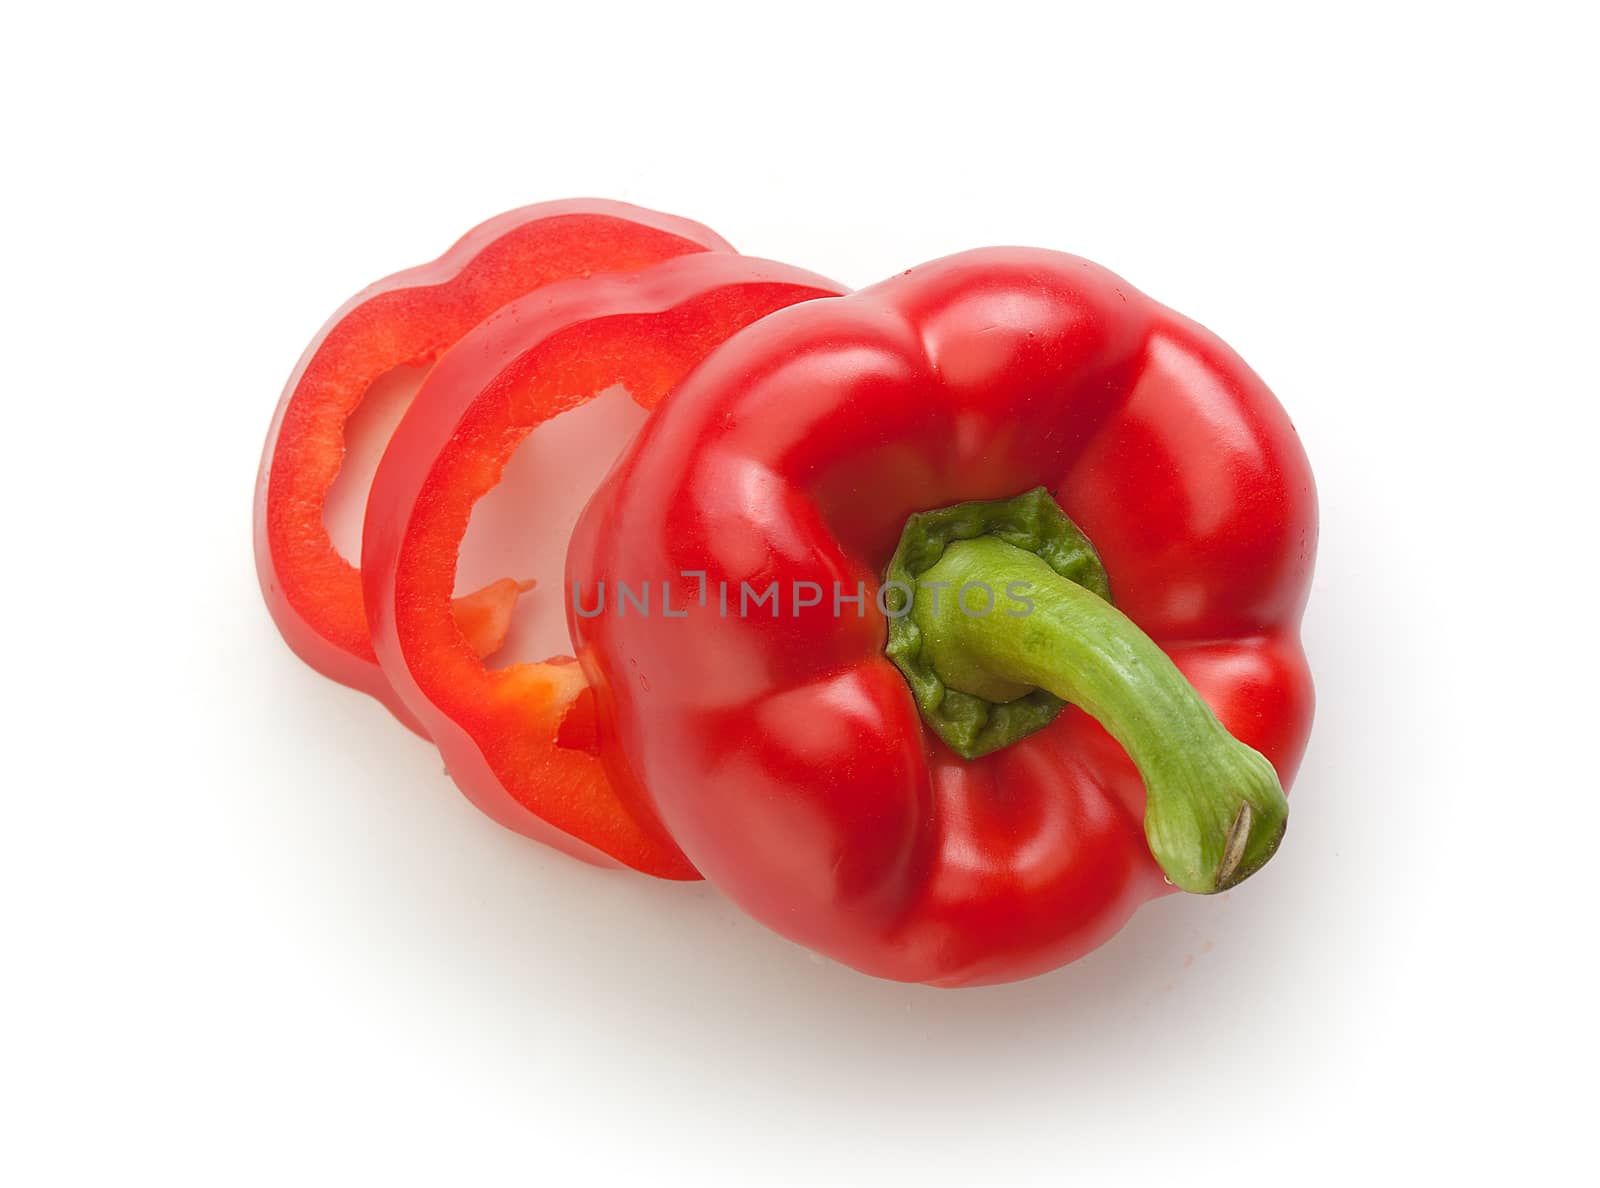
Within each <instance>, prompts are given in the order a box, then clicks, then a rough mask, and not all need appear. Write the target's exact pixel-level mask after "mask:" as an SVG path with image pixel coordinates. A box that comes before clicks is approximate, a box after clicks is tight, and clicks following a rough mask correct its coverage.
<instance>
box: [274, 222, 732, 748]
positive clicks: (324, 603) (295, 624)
mask: <svg viewBox="0 0 1600 1188" xmlns="http://www.w3.org/2000/svg"><path fill="white" fill-rule="evenodd" d="M701 252H715V253H728V254H731V253H732V252H733V248H732V247H731V246H730V245H729V244H728V243H727V242H726V241H725V240H723V239H722V238H721V237H720V236H718V235H717V234H716V233H715V232H713V231H711V230H710V229H708V228H706V227H704V226H702V225H701V224H699V223H695V222H692V221H691V220H688V219H683V218H679V217H677V216H675V215H668V214H662V213H659V212H656V211H652V210H647V209H645V208H643V207H637V206H632V205H630V204H627V203H622V202H613V201H610V200H606V199H587V198H578V199H567V200H563V201H558V202H546V203H539V204H536V205H533V206H526V207H522V208H520V209H518V210H513V211H509V212H507V213H505V214H501V215H498V216H496V217H495V218H492V219H489V220H488V221H486V222H484V223H481V224H479V225H478V226H477V227H475V228H473V229H472V230H471V231H469V232H467V234H466V235H464V236H462V237H461V239H459V240H458V241H457V242H456V243H455V244H454V246H452V247H451V248H450V249H449V250H448V251H446V252H445V253H444V254H443V255H441V256H439V257H438V258H437V259H436V260H433V261H432V262H430V263H427V264H423V265H420V266H418V267H415V268H411V269H407V270H406V271H403V272H399V273H396V274H394V275H392V276H390V277H388V278H386V279H384V280H381V281H378V282H377V283H376V284H374V285H371V286H369V287H368V288H366V289H364V290H363V291H362V292H360V293H358V294H357V295H356V296H355V297H353V298H351V299H350V300H349V301H347V302H346V303H345V304H344V305H343V306H341V307H340V309H339V310H338V311H337V312H335V313H334V315H333V316H332V317H331V318H330V319H329V320H328V322H327V323H326V324H325V325H324V326H323V328H322V330H321V331H320V332H319V333H318V334H317V336H316V338H315V339H313V341H312V343H311V345H310V346H309V347H308V348H307V349H306V351H305V353H304V354H303V355H302V356H301V359H300V361H299V363H297V364H296V366H295V368H294V371H293V372H292V373H291V375H290V377H289V381H288V383H287V385H286V386H285V388H284V393H283V396H282V398H281V399H280V401H279V404H278V408H277V411H276V413H275V414H274V416H273V420H272V425H271V428H270V429H269V431H268V434H267V439H266V444H265V447H264V449H263V452H262V460H261V468H260V472H259V475H258V478H257V483H256V496H255V515H254V536H255V554H256V568H257V575H258V577H259V580H260V585H261V590H262V595H263V597H264V598H265V600H266V603H267V607H268V610H269V611H270V612H271V614H272V618H273V621H274V623H275V624H276V625H277V627H278V630H279V633H280V634H281V635H282V636H283V638H284V641H285V642H286V643H287V644H288V645H289V647H290V648H291V649H292V650H293V651H294V652H295V653H296V654H297V655H298V656H300V658H301V659H303V660H304V661H305V662H306V663H307V664H309V665H310V666H311V667H312V668H315V669H317V670H318V671H319V672H321V673H323V674H324V675H326V676H328V677H330V678H331V679H333V680H335V681H338V682H339V683H341V684H344V685H348V686H350V687H352V688H356V689H359V690H361V691H363V692H366V693H369V694H371V695H372V696H374V697H376V698H378V699H379V700H380V701H382V702H384V703H385V704H386V705H387V706H388V707H389V708H390V709H391V710H392V711H393V712H394V713H395V714H396V716H397V717H399V718H400V720H401V721H403V722H404V723H405V724H406V725H408V726H410V727H411V728H412V729H414V730H417V731H418V732H419V733H423V732H424V731H423V730H422V726H421V723H420V722H419V721H418V720H417V719H416V717H415V715H414V714H412V713H411V712H410V711H409V710H408V709H407V708H406V706H405V705H404V703H403V702H402V701H401V700H400V699H399V698H398V697H396V696H395V695H394V693H393V691H392V689H391V688H390V687H389V684H388V681H387V680H386V678H385V677H384V676H383V673H382V671H381V670H380V669H379V667H378V664H377V659H376V655H375V654H374V652H373V650H372V642H371V634H370V629H369V627H368V625H367V622H366V617H365V611H364V608H363V605H362V597H361V583H360V576H359V573H358V572H357V570H356V567H355V566H353V565H352V564H351V563H350V562H349V561H348V560H346V559H345V558H344V557H343V556H342V555H340V553H339V552H338V550H337V549H336V548H335V547H334V545H333V542H332V540H331V538H330V537H329V534H328V530H327V527H326V526H325V524H324V522H323V518H322V512H323V506H324V504H325V502H326V500H327V496H328V492H329V489H330V488H331V487H332V485H333V482H334V479H335V478H336V477H337V475H338V472H339V468H340V466H341V465H342V463H343V460H344V452H345V442H344V432H345V424H346V422H347V420H348V419H349V417H350V415H351V413H353V412H354V411H355V409H356V408H357V407H358V406H359V405H360V403H361V401H362V400H363V399H364V398H365V396H366V393H367V390H368V388H370V387H371V385H372V383H373V381H375V380H377V379H378V378H380V377H381V376H382V375H384V374H387V373H388V372H390V371H392V370H393V369H394V368H396V367H401V366H418V365H425V364H429V363H432V362H433V361H435V360H436V359H437V358H438V357H440V355H442V354H443V353H444V352H445V351H447V350H448V349H449V348H450V347H451V346H452V345H453V344H454V343H455V342H457V341H458V340H459V339H461V338H462V337H463V336H465V335H466V334H467V333H468V332H470V331H471V330H472V328H473V327H474V326H476V325H477V324H478V323H479V322H481V321H482V320H483V319H484V318H485V317H487V316H489V315H490V314H492V313H494V312H495V311H496V310H498V309H500V308H502V307H503V306H505V305H506V304H508V303H509V302H511V301H513V300H515V299H517V298H518V297H520V296H522V295H524V294H526V293H528V292H530V291H533V290H535V289H537V288H539V287H542V286H544V285H546V284H551V283H559V282H560V281H563V280H568V279H572V278H574V277H580V276H588V275H591V274H596V273H609V272H631V271H637V270H639V269H642V268H647V267H650V266H651V265H654V264H656V263H659V262H661V261H663V260H667V259H672V258H674V257H676V256H681V255H684V254H690V253H701ZM507 596H508V595H507V592H506V591H505V590H503V589H494V588H486V589H485V590H484V591H480V592H478V594H477V595H469V596H468V599H469V602H468V604H467V606H466V607H465V608H464V613H465V614H467V615H468V616H469V617H471V616H472V615H474V614H475V613H476V612H477V611H480V610H485V609H488V610H489V611H490V613H489V614H488V617H487V620H486V622H485V624H484V626H492V623H493V621H494V620H495V619H497V618H503V617H505V615H506V614H508V612H509V606H507V607H505V608H503V610H495V609H494V608H493V604H494V603H496V602H497V601H498V602H505V601H506V599H507ZM509 597H510V599H511V600H512V601H514V599H515V594H514V593H512V594H510V596H509ZM479 643H480V646H489V645H491V644H493V645H494V646H498V641H496V640H494V639H493V635H492V632H490V633H489V634H480V638H479Z"/></svg>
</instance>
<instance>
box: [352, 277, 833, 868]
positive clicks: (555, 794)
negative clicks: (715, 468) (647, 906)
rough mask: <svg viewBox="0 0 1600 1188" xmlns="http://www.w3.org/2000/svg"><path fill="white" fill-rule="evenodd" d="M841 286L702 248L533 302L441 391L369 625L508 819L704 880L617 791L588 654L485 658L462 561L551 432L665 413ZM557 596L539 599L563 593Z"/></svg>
mask: <svg viewBox="0 0 1600 1188" xmlns="http://www.w3.org/2000/svg"><path fill="white" fill-rule="evenodd" d="M840 291H841V290H840V288H839V286H837V285H835V284H834V283H833V282H832V281H828V280H824V279H823V278H821V277H819V276H816V275H814V274H812V273H809V272H802V271H801V270H800V269H798V268H791V267H789V266H788V265H785V264H775V263H773V262H771V261H767V260H757V259H752V258H750V257H746V256H735V255H732V254H729V253H723V252H700V253H695V254H691V255H685V256H682V257H681V258H678V259H673V260H669V261H666V262H664V263H661V264H658V265H656V266H655V267H653V268H648V269H644V270H642V271H638V272H633V273H627V274H617V275H613V276H603V277H602V276H596V277H593V278H590V279H587V280H573V281H567V282H565V283H562V284H555V285H550V286H548V287H547V288H542V289H540V290H539V291H538V292H536V293H531V294H528V295H527V296H524V297H521V298H519V299H518V300H516V301H514V302H512V303H511V304H509V305H507V306H506V307H505V308H503V309H501V310H500V311H499V312H498V313H496V314H494V315H493V316H491V317H490V318H488V319H487V320H486V321H484V323H483V324H482V325H480V326H478V327H477V328H476V329H474V330H472V331H471V332H470V333H468V334H467V335H466V336H465V337H464V338H462V340H461V341H460V343H458V344H457V345H456V346H455V347H454V348H453V349H451V350H450V351H449V352H448V353H446V354H445V355H444V357H443V358H442V359H440V361H439V363H438V364H437V366H435V368H434V369H433V371H432V372H431V373H430V374H429V376H428V378H427V379H426V380H425V381H424V382H423V385H422V387H421V388H420V389H419V390H418V392H417V395H416V398H415V400H414V401H413V402H412V405H411V407H410V408H409V409H408V410H407V412H406V415H405V417H404V419H403V420H402V421H401V422H400V424H399V426H398V427H397V428H396V429H395V432H394V436H393V437H392V439H391V440H390V443H389V447H388V449H387V450H386V451H385V452H384V456H383V462H382V463H381V465H380V466H379V467H378V472H377V474H376V476H374V478H373V482H372V492H371V495H370V496H369V498H368V501H367V518H366V524H365V529H364V532H363V535H362V551H361V571H362V581H363V585H364V593H365V612H366V613H365V618H366V620H367V621H370V623H371V625H372V639H373V644H374V646H375V648H376V655H377V658H378V660H379V662H380V663H381V665H382V668H383V672H384V674H385V678H386V680H387V682H388V685H389V687H390V688H391V689H392V690H393V691H394V694H395V696H397V697H398V698H399V699H400V703H401V704H402V706H403V707H404V708H405V709H406V710H407V711H408V712H409V713H411V714H413V715H414V716H415V718H416V720H417V721H418V722H420V723H421V725H422V727H423V729H425V730H426V731H427V734H428V736H429V737H430V738H432V739H433V741H434V742H435V743H436V744H437V745H438V747H439V751H440V753H441V754H442V755H443V756H444V760H445V764H446V766H447V767H448V769H449V771H450V774H451V776H452V778H454V780H455V781H456V783H457V785H458V786H459V787H460V788H461V789H462V791H464V792H465V793H466V794H467V796H468V797H469V798H470V799H471V800H472V801H473V803H475V804H476V805H478V806H479V807H480V808H481V809H483V811H484V812H486V813H488V814H489V815H490V816H491V817H493V818H494V819H495V820H497V821H499V822H500V823H502V824H504V825H506V826H508V827H509V828H512V829H515V830H517V831H518V832H520V833H523V834H526V835H528V836H530V837H534V838H536V839H538V840H540V841H543V842H546V843H548V844H550V845H553V846H556V847H557V848H559V849H562V850H564V851H566V852H568V853H570V854H573V855H575V856H577V857H580V858H583V859H585V860H588V861H591V862H598V863H622V864H624V865H627V866H631V867H633V868H635V869H638V870H642V871H645V872H647V873H650V874H654V875H660V876H662V877H666V878H678V879H692V878H697V877H698V875H697V874H696V872H695V870H694V867H693V866H692V865H691V864H690V863H689V862H688V860H687V859H685V858H684V856H683V855H682V853H681V852H680V851H679V850H678V848H677V847H676V846H675V845H674V844H673V842H672V840H671V838H670V837H669V836H668V835H667V834H666V833H665V832H664V831H663V830H662V829H661V827H660V825H659V823H658V822H657V821H656V820H655V818H654V815H653V814H652V813H651V812H650V811H649V809H648V808H647V807H644V806H641V805H639V804H637V803H636V802H633V801H631V800H629V799H628V798H626V797H622V796H619V794H618V791H617V790H616V789H614V788H613V786H612V785H611V783H610V782H609V781H608V780H607V778H606V772H605V769H604V767H603V766H602V764H601V762H600V760H599V758H598V757H597V754H596V752H597V747H596V742H595V732H594V717H593V701H592V698H591V697H590V696H589V692H588V687H587V685H586V683H585V681H584V678H583V673H582V672H581V670H580V669H579V668H578V666H577V664H576V663H574V662H573V660H572V658H571V657H569V656H554V657H551V658H550V659H548V660H546V661H544V662H542V663H525V664H516V665H513V666H511V667H508V668H502V669H490V668H488V667H487V666H486V665H485V664H484V661H483V657H482V649H480V648H478V647H476V646H475V645H474V643H473V641H472V639H471V636H470V632H469V631H468V630H466V629H465V628H466V625H465V624H464V623H463V622H462V614H461V606H460V600H453V599H452V597H451V593H452V591H453V589H454V587H455V580H456V562H457V557H458V554H459V550H460V545H461V541H462V538H463V537H464V536H465V534H466V531H467V524H468V521H469V518H470V516H471V513H472V508H473V506H474V504H476V503H477V501H478V500H479V499H480V498H481V497H482V496H483V495H485V494H487V493H488V491H489V490H490V489H491V488H493V487H494V486H495V484H496V483H498V482H499V481H500V476H501V472H502V470H503V468H504V467H505V465H506V462H507V461H508V460H509V459H510V458H511V456H512V454H513V452H514V451H515V450H516V448H517V446H518V445H519V444H520V443H521V442H522V441H523V439H524V438H526V437H527V435H528V434H529V433H530V432H532V431H533V430H534V429H535V428H536V427H538V426H539V425H541V424H543V423H544V422H545V421H547V420H549V419H550V418H552V417H554V416H557V415H558V414H560V413H562V412H565V411H567V410H568V409H571V408H573V407H575V406H577V405H579V404H582V403H583V402H585V401H587V400H588V399H590V398H591V397H593V396H595V395H598V394H599V393H600V392H601V391H603V390H605V389H606V388H609V387H612V386H613V385H617V384H621V385H623V386H625V387H626V388H627V390H628V393H629V395H630V396H632V397H633V399H634V400H635V401H636V402H637V403H638V404H639V405H640V406H641V407H644V408H647V409H648V408H654V407H655V406H656V404H657V403H658V402H659V401H660V400H661V399H662V398H663V397H664V396H665V395H666V394H667V392H668V391H670V390H671V389H672V387H673V386H674V385H675V384H676V383H677V382H678V381H679V380H680V379H681V378H682V377H683V376H684V374H685V373H686V372H688V371H689V370H690V368H692V367H693V366H694V365H695V364H696V363H698V362H699V361H700V360H701V359H702V358H703V357H705V356H706V355H707V354H709V353H710V352H711V351H712V350H713V349H715V348H716V347H717V346H718V345H719V344H720V343H722V342H723V341H724V340H725V339H727V338H728V337H729V336H730V335H732V334H734V333H735V332H736V331H738V330H740V329H741V328H742V327H744V326H746V325H748V324H749V323H751V322H754V321H756V320H757V319H759V318H761V317H763V316H765V315H767V314H769V313H771V312H772V311H773V310H777V309H782V308H784V307H786V306H790V305H793V304H795V303H796V302H800V301H810V300H813V299H815V298H818V297H831V296H834V295H836V294H837V293H839V292H840ZM502 580H503V581H507V580H508V579H502ZM551 587H552V589H551V591H545V590H543V589H541V590H540V591H539V593H538V594H536V595H535V596H536V597H537V596H541V595H542V596H545V597H560V594H559V592H557V591H558V587H557V585H556V583H551ZM501 630H502V631H503V625H502V626H501Z"/></svg>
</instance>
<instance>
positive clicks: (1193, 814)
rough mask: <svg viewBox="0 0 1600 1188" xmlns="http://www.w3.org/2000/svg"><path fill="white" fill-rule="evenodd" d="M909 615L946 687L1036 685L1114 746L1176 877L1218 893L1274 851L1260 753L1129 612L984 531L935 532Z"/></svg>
mask: <svg viewBox="0 0 1600 1188" xmlns="http://www.w3.org/2000/svg"><path fill="white" fill-rule="evenodd" d="M986 607H987V608H988V609H987V612H986V613H985V608H986ZM911 617H912V620H913V621H914V622H915V623H916V624H917V626H918V628H919V629H920V630H921V632H922V649H923V651H922V655H923V659H924V660H926V661H927V662H928V663H929V664H930V665H931V666H932V668H933V670H934V672H935V673H937V674H938V676H939V678H940V679H941V680H943V681H944V682H945V684H946V685H947V686H948V687H950V688H952V689H957V690H960V691H962V692H965V693H970V694H973V695H976V696H979V697H983V698H987V699H988V700H990V701H997V702H1005V701H1009V700H1012V699H1014V698H1016V697H1020V696H1022V695H1024V694H1026V693H1027V692H1029V691H1030V690H1032V689H1035V688H1040V689H1045V690H1047V691H1049V692H1050V693H1053V694H1054V695H1055V696H1057V697H1060V698H1062V699H1063V700H1065V701H1069V702H1071V703H1072V704H1074V705H1077V706H1079V707H1080V708H1082V709H1083V710H1084V711H1085V712H1087V713H1088V714H1089V715H1090V716H1091V717H1093V718H1094V719H1095V720H1096V721H1097V722H1099V723H1100V724H1101V725H1102V726H1104V727H1105V728H1106V731H1107V732H1108V733H1109V734H1110V735H1111V736H1112V737H1113V738H1115V739H1116V740H1117V742H1119V743H1120V744H1122V747H1123V749H1124V750H1125V751H1127V753H1128V757H1129V758H1130V759H1132V760H1133V762H1134V765H1135V766H1136V767H1137V768H1138V769H1139V774H1140V776H1141V777H1143V779H1144V786H1145V796H1146V803H1145V816H1144V829H1145V836H1146V838H1147V839H1148V841H1149V844H1150V851H1151V853H1152V854H1153V855H1154V856H1155V859H1156V861H1157V862H1158V863H1159V864H1160V866H1161V869H1162V870H1163V871H1165V872H1166V875H1167V878H1168V879H1170V880H1171V881H1172V882H1173V883H1174V884H1175V885H1177V886H1178V887H1181V888H1182V889H1183V890H1185V891H1194V892H1199V893H1202V894H1209V893H1211V892H1215V891H1224V890H1226V889H1227V888H1229V887H1232V886H1234V885H1236V884H1237V883H1240V882H1242V881H1243V880H1244V879H1246V878H1248V877H1249V876H1250V875H1251V874H1253V873H1255V871H1257V870H1259V869H1260V868H1261V866H1262V865H1263V864H1264V863H1265V862H1266V861H1267V859H1269V858H1271V857H1272V855H1273V852H1274V851H1276V850H1277V848H1278V843H1279V841H1280V840H1282V838H1283V831H1284V827H1285V825H1286V823H1287V821H1288V814H1289V805H1288V801H1287V800H1285V799H1284V795H1283V788H1282V787H1281V786H1280V785H1279V783H1278V776H1277V773H1276V772H1275V771H1274V770H1273V767H1272V764H1271V763H1270V762H1268V760H1267V759H1266V757H1265V756H1263V755H1262V754H1261V753H1260V752H1259V751H1256V750H1253V749H1252V748H1250V747H1247V746H1245V744H1243V743H1242V742H1240V741H1239V740H1238V739H1236V738H1234V737H1233V736H1232V735H1231V734H1229V733H1228V732H1227V730H1226V729H1224V728H1223V726H1222V724H1221V723H1220V722H1218V721H1217V719H1216V715H1215V714H1213V713H1212V712H1211V708H1210V707H1209V706H1208V705H1206V703H1205V702H1204V701H1203V700H1202V699H1201V697H1200V695H1199V694H1198V693H1197V692H1195V689H1194V686H1193V685H1191V684H1190V683H1189V682H1188V680H1187V679H1186V678H1185V677H1184V675H1183V674H1182V673H1181V672H1179V671H1178V668H1177V666H1176V665H1175V664H1173V663H1172V661H1171V660H1170V659H1168V657H1167V655H1166V653H1164V652H1163V651H1162V650H1161V649H1160V648H1159V647H1157V646H1156V644H1155V642H1154V641H1153V640H1152V639H1151V638H1150V637H1149V636H1148V635H1146V634H1145V633H1144V632H1143V631H1141V630H1140V629H1139V628H1138V626H1137V625H1136V624H1135V623H1134V622H1133V620H1131V619H1129V618H1128V617H1127V616H1126V615H1124V614H1123V613H1122V612H1121V611H1119V610H1117V609H1116V608H1115V607H1114V606H1112V605H1111V604H1110V603H1109V602H1107V601H1105V599H1103V598H1101V597H1100V596H1099V595H1097V594H1095V593H1092V592H1091V591H1089V590H1086V589H1084V588H1083V587H1082V586H1080V585H1077V584H1076V583H1074V582H1071V581H1068V580H1067V579H1066V578H1063V577H1061V576H1060V575H1059V574H1058V573H1056V571H1055V570H1053V569H1052V568H1051V567H1050V566H1049V565H1048V564H1047V563H1046V562H1045V561H1043V560H1042V559H1040V558H1039V557H1038V556H1036V555H1035V554H1033V553H1030V552H1028V551H1026V550H1025V549H1020V548H1018V547H1016V546H1015V545H1012V544H1008V543H1006V542H1005V541H1003V540H1001V539H999V538H998V537H995V536H980V537H977V538H975V539H972V540H962V541H956V542H953V543H951V544H949V545H948V546H946V548H945V550H944V553H943V555H942V556H941V557H940V559H939V560H938V561H937V562H935V563H934V565H933V566H932V567H931V568H929V569H927V570H926V571H924V572H923V573H922V574H921V575H920V576H919V578H918V580H917V589H916V590H915V591H914V592H913V596H912V602H911Z"/></svg>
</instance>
